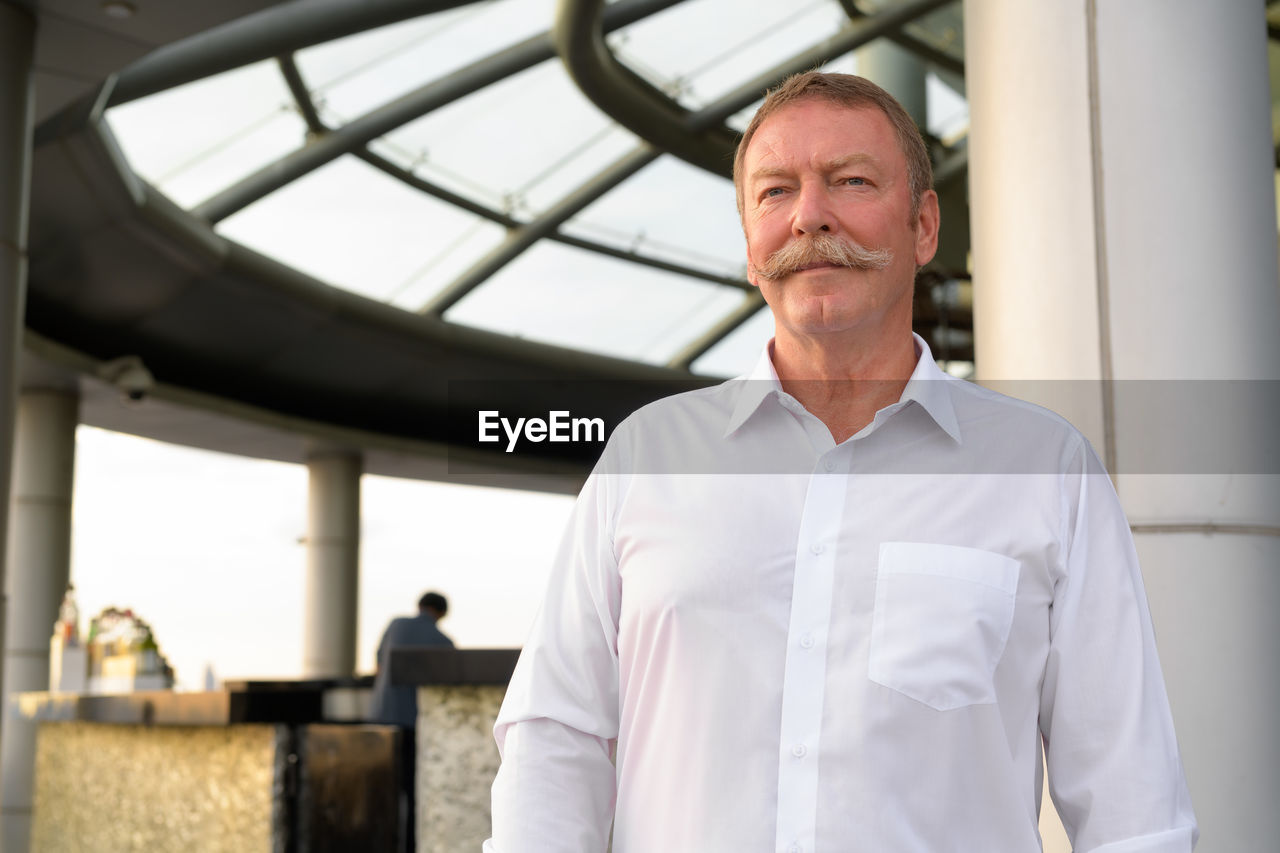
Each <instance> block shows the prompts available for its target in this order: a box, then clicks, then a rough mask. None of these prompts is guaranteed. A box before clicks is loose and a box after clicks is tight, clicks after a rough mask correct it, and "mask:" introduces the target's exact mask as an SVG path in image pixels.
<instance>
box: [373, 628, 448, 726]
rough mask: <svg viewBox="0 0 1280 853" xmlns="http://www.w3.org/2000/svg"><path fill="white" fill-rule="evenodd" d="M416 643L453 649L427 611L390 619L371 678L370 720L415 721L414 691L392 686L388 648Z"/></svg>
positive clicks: (406, 724)
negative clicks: (371, 704) (376, 671)
mask: <svg viewBox="0 0 1280 853" xmlns="http://www.w3.org/2000/svg"><path fill="white" fill-rule="evenodd" d="M419 646H435V647H440V646H445V647H448V648H453V640H450V639H449V638H448V637H447V636H445V635H444V634H443V633H441V631H440V629H439V628H437V627H436V618H435V617H434V616H432V615H431V614H429V613H419V614H418V615H417V616H401V617H399V618H396V619H392V620H391V624H390V625H388V626H387V630H386V631H384V632H383V634H382V642H380V643H379V644H378V674H377V675H376V676H375V677H374V679H373V706H372V708H371V709H370V714H369V716H370V717H371V718H372V719H373V720H374V722H379V723H392V724H394V725H397V726H405V727H407V728H412V727H413V725H414V724H415V723H416V722H417V719H418V690H417V688H415V687H412V686H408V685H406V686H401V685H392V683H391V650H392V649H405V648H413V647H419Z"/></svg>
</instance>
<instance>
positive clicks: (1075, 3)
mask: <svg viewBox="0 0 1280 853" xmlns="http://www.w3.org/2000/svg"><path fill="white" fill-rule="evenodd" d="M1263 10H1264V4H1263V3H1260V2H1247V0H1229V2H1221V3H1205V2H1202V0H1125V2H1110V1H1109V0H1046V1H1045V2H1037V3H1026V2H1023V0H966V2H965V53H966V56H967V60H966V82H967V88H968V95H969V101H970V118H971V125H972V129H971V134H970V172H969V174H970V194H971V213H972V232H973V262H974V298H975V317H974V322H975V326H976V333H977V340H976V347H977V368H978V375H979V377H980V378H981V379H982V380H983V381H984V382H986V381H993V380H1002V379H1017V380H1036V381H1038V380H1052V379H1080V380H1089V381H1088V382H1086V383H1081V384H1074V385H1073V391H1074V392H1075V393H1074V394H1072V395H1062V394H1055V393H1053V390H1051V388H1050V384H1049V383H1043V382H1042V383H1040V385H1039V386H1038V388H1039V391H1038V392H1037V390H1036V387H1037V386H1033V385H1022V386H1021V387H1022V388H1023V389H1024V391H1026V392H1027V393H1028V394H1030V395H1031V396H1040V397H1041V398H1042V399H1045V400H1046V401H1048V402H1050V403H1051V404H1053V403H1057V405H1056V407H1057V408H1059V410H1060V411H1062V412H1063V414H1066V415H1067V416H1068V417H1070V418H1072V419H1073V420H1074V421H1075V422H1076V423H1077V425H1078V426H1080V427H1081V428H1082V429H1084V430H1085V432H1086V434H1088V435H1089V437H1090V439H1091V440H1092V441H1093V443H1094V446H1095V447H1096V448H1097V450H1098V452H1099V453H1100V454H1101V455H1102V456H1103V457H1104V458H1105V459H1106V460H1107V462H1108V465H1109V466H1110V467H1111V469H1112V471H1113V475H1114V476H1115V479H1116V483H1117V488H1118V489H1119V491H1120V495H1121V499H1122V500H1123V502H1124V504H1125V509H1126V512H1127V513H1128V515H1129V520H1130V523H1131V524H1132V525H1133V527H1134V532H1135V536H1136V539H1137V543H1138V550H1139V553H1140V556H1141V557H1142V560H1143V573H1144V579H1145V582H1146V586H1147V592H1148V598H1149V600H1150V602H1151V606H1152V613H1153V618H1154V620H1155V624H1156V632H1157V637H1158V640H1159V645H1160V651H1161V659H1162V663H1163V666H1164V672H1165V678H1166V682H1167V685H1168V689H1169V695H1170V700H1171V702H1172V704H1173V713H1174V720H1175V723H1176V725H1177V728H1178V735H1179V741H1180V744H1181V749H1182V756H1183V761H1184V764H1185V765H1186V769H1187V776H1188V781H1189V784H1190V787H1191V795H1192V799H1193V801H1194V804H1195V807H1196V812H1197V815H1198V818H1199V820H1200V826H1201V830H1202V837H1203V841H1202V843H1201V844H1200V846H1199V848H1198V850H1199V851H1200V853H1226V852H1227V851H1237V850H1269V849H1275V847H1276V845H1277V843H1280V810H1277V809H1276V808H1275V796H1276V792H1277V791H1278V790H1280V736H1278V735H1277V734H1276V731H1275V722H1274V717H1275V708H1276V707H1277V706H1280V667H1277V666H1276V660H1277V659H1278V658H1280V620H1276V619H1275V618H1274V613H1273V611H1274V606H1275V603H1276V602H1277V600H1280V524H1277V520H1280V476H1277V472H1276V471H1274V470H1267V467H1271V466H1269V465H1268V466H1263V467H1259V468H1256V469H1250V468H1249V466H1248V465H1247V464H1246V465H1244V466H1243V467H1241V466H1240V465H1239V464H1238V463H1239V460H1241V459H1244V460H1248V459H1256V460H1263V459H1265V458H1270V459H1274V451H1273V450H1272V449H1270V448H1271V447H1272V446H1273V445H1272V444H1271V443H1272V442H1274V441H1275V436H1274V433H1273V430H1274V420H1272V421H1271V422H1270V423H1267V414H1268V409H1269V413H1270V414H1271V415H1275V414H1276V412H1277V405H1278V403H1277V401H1276V400H1275V399H1274V398H1270V399H1269V400H1268V399H1263V395H1267V394H1274V391H1272V390H1269V389H1267V388H1266V387H1265V386H1263V385H1262V383H1254V384H1252V385H1249V384H1247V383H1242V382H1237V383H1228V382H1216V381H1208V382H1204V383H1203V384H1201V385H1193V384H1192V383H1191V382H1189V381H1186V380H1264V379H1270V380H1276V379H1280V335H1277V334H1276V331H1275V330H1276V327H1277V324H1280V286H1278V282H1277V265H1276V248H1277V242H1276V240H1277V235H1276V215H1275V198H1274V192H1275V185H1274V180H1273V171H1274V162H1273V153H1272V149H1271V130H1270V98H1269V93H1268V70H1267V55H1266V38H1267V33H1266V22H1265V20H1264V14H1263ZM1095 380H1101V381H1095ZM1132 380H1184V381H1182V382H1178V383H1166V385H1165V386H1163V387H1164V389H1165V390H1166V391H1167V390H1169V389H1173V391H1174V392H1175V393H1183V394H1185V396H1186V398H1187V399H1191V400H1195V399H1196V398H1197V395H1201V396H1202V397H1203V399H1204V406H1203V407H1202V408H1201V410H1200V411H1197V410H1195V408H1194V407H1183V408H1182V409H1180V410H1178V411H1177V413H1176V416H1172V417H1171V416H1170V413H1169V412H1167V411H1158V410H1156V409H1155V408H1153V407H1151V406H1149V405H1144V404H1143V403H1141V402H1140V400H1139V397H1140V396H1141V395H1140V393H1139V392H1140V391H1142V390H1143V386H1142V385H1141V384H1140V383H1139V382H1135V381H1132ZM1057 387H1058V388H1059V389H1060V388H1061V383H1060V384H1059V386H1057ZM1082 391H1083V393H1081V392H1082ZM1068 397H1070V399H1068ZM1055 398H1056V399H1055ZM1222 400H1225V401H1226V403H1227V405H1226V407H1223V406H1220V405H1216V404H1217V403H1219V402H1221V401H1222ZM1248 401H1252V403H1253V404H1254V408H1253V411H1252V412H1249V411H1247V410H1246V407H1245V406H1243V405H1241V404H1243V403H1245V402H1248ZM1197 429H1198V430H1199V431H1200V434H1199V435H1195V431H1196V430H1197ZM1161 443H1163V444H1165V445H1166V446H1167V447H1172V448H1175V449H1178V450H1180V451H1181V452H1183V453H1185V454H1186V456H1185V460H1184V461H1185V465H1181V466H1180V465H1179V464H1177V463H1171V461H1170V460H1171V459H1172V458H1173V457H1172V455H1171V454H1166V455H1165V456H1164V457H1163V459H1162V460H1161V462H1160V464H1157V465H1151V464H1150V463H1148V462H1147V461H1146V460H1145V459H1143V454H1144V453H1146V452H1147V451H1148V450H1149V449H1150V448H1151V447H1153V446H1156V445H1158V444H1161ZM1223 447H1226V448H1229V449H1230V450H1231V451H1232V453H1231V454H1230V455H1231V459H1228V460H1210V459H1208V455H1209V451H1211V450H1218V449H1222V448H1223ZM1259 465H1260V466H1261V465H1262V463H1261V462H1259ZM1055 849H1063V848H1056V847H1054V846H1052V845H1046V851H1053V850H1055Z"/></svg>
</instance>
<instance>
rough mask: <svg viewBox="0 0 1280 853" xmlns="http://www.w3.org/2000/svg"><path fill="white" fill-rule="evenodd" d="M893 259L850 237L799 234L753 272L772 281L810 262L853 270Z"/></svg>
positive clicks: (877, 267) (879, 266) (885, 251)
mask: <svg viewBox="0 0 1280 853" xmlns="http://www.w3.org/2000/svg"><path fill="white" fill-rule="evenodd" d="M892 262H893V252H892V251H890V250H889V249H868V248H867V247H866V246H863V245H861V244H860V243H857V242H855V241H853V240H849V239H846V238H841V237H834V236H832V235H830V234H817V235H814V236H812V237H802V238H800V239H799V240H796V241H795V242H792V243H788V244H787V245H786V246H783V247H782V248H781V249H779V250H778V251H776V252H774V253H773V254H772V255H770V256H769V257H768V259H767V260H765V262H764V263H763V264H761V265H760V266H758V267H756V275H758V276H760V277H761V278H764V279H768V280H770V281H773V280H774V279H779V278H782V277H783V276H785V275H790V274H791V273H793V272H796V271H797V270H800V269H803V268H804V267H807V266H809V265H810V264H836V265H837V266H842V267H850V268H852V269H856V270H882V269H884V268H885V267H887V266H889V264H890V263H892Z"/></svg>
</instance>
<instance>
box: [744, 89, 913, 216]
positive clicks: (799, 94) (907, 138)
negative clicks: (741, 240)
mask: <svg viewBox="0 0 1280 853" xmlns="http://www.w3.org/2000/svg"><path fill="white" fill-rule="evenodd" d="M808 100H823V101H829V102H830V103H833V104H838V105H839V106H842V107H847V108H848V109H859V108H864V107H875V108H877V109H879V110H880V112H882V113H884V115H885V117H886V118H888V119H889V123H890V124H892V125H893V130H894V134H895V135H896V136H897V137H898V147H899V148H901V149H902V153H903V154H904V155H905V156H906V158H907V183H908V188H909V189H910V191H911V220H912V222H913V223H914V222H915V218H916V215H917V214H919V212H920V200H921V199H922V198H924V194H925V193H926V192H928V191H929V190H930V189H932V187H933V164H932V163H931V162H930V161H929V149H928V148H927V147H926V146H925V144H924V137H922V136H921V135H920V129H919V128H917V127H916V123H915V121H914V120H913V119H912V118H911V116H910V115H908V114H907V111H906V110H905V109H903V108H902V104H900V103H898V101H897V99H895V98H894V97H893V95H890V94H889V93H888V92H886V91H885V90H884V89H881V88H880V87H879V86H877V85H876V84H875V83H872V82H871V81H870V80H868V79H866V78H865V77H858V76H856V75H853V74H828V73H824V72H821V71H805V72H804V73H802V74H793V75H791V76H790V77H788V78H787V79H786V80H783V81H782V82H781V83H780V84H779V85H778V86H777V87H775V88H773V89H770V90H769V93H768V94H767V95H766V96H765V99H764V103H763V104H761V105H760V109H758V110H756V114H755V116H753V117H752V119H751V123H750V124H748V125H747V129H746V130H745V131H743V133H742V139H741V140H739V141H738V150H737V152H736V153H735V154H734V157H733V185H734V189H735V190H736V191H737V196H738V215H739V216H741V215H742V214H743V212H744V207H743V183H744V181H745V179H746V175H744V174H743V173H742V168H743V162H744V161H745V160H746V157H747V146H749V145H750V144H751V138H752V137H753V136H755V134H756V131H757V130H759V129H760V125H761V124H763V123H764V121H765V119H767V118H769V117H770V116H771V115H773V114H774V113H776V112H778V111H779V110H781V109H782V108H783V107H785V106H788V105H790V104H794V103H798V102H800V101H808Z"/></svg>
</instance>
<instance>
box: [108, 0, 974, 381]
mask: <svg viewBox="0 0 1280 853" xmlns="http://www.w3.org/2000/svg"><path fill="white" fill-rule="evenodd" d="M437 5H438V6H445V7H453V8H445V9H442V10H441V11H436V12H434V13H429V14H424V15H421V16H419V17H411V18H408V19H406V20H401V21H399V22H396V23H392V24H388V25H384V26H379V27H377V28H374V29H368V30H365V31H360V32H353V33H351V34H349V35H345V36H343V37H340V38H337V39H335V40H332V41H327V42H324V43H320V44H315V45H312V46H308V47H305V48H303V49H300V50H297V51H296V52H294V53H287V54H284V55H281V56H280V57H278V58H277V59H276V60H275V61H270V60H268V61H260V62H255V63H253V64H249V65H245V66H242V67H239V68H235V69H233V70H230V71H226V72H223V73H220V74H217V75H215V76H211V77H207V78H204V79H200V80H196V81H195V82H191V83H187V84H185V85H181V86H178V87H176V88H172V89H167V90H164V91H161V92H158V93H156V94H152V95H149V96H146V97H142V98H139V99H137V100H132V101H128V102H126V103H121V104H119V105H117V106H114V107H112V108H111V109H110V110H109V111H108V112H107V114H106V119H107V122H108V125H109V127H110V130H111V132H112V134H113V135H114V136H115V138H116V140H117V141H118V143H119V145H120V147H121V149H122V151H123V152H124V154H125V157H126V158H127V160H128V162H129V165H130V167H131V168H132V169H133V170H134V171H135V172H136V174H137V175H138V176H140V177H141V178H142V179H143V180H145V181H147V182H148V183H150V184H152V185H153V186H154V187H156V188H157V189H158V190H159V191H160V192H161V193H163V194H164V195H165V196H167V197H168V198H170V199H171V200H172V201H173V202H175V203H176V204H177V205H179V206H180V207H182V208H184V209H186V210H188V211H190V212H192V213H194V214H196V215H198V216H201V217H203V218H205V219H206V220H208V221H209V222H210V223H211V224H212V225H213V227H214V229H215V231H216V232H217V233H218V234H220V235H221V236H223V237H225V238H228V239H230V240H232V241H234V242H237V243H240V244H242V245H244V246H247V247H249V248H251V249H253V250H255V251H257V252H260V253H262V254H264V255H267V256H268V257H271V258H273V259H275V260H277V261H280V262H282V263H284V264H287V265H289V266H291V267H293V268H294V269H296V270H298V271H300V272H302V273H305V274H306V275H308V276H311V277H313V278H315V279H317V280H318V281H321V282H324V283H326V284H328V285H331V286H333V287H336V288H341V289H344V290H348V291H351V292H353V293H356V294H359V295H361V296H363V297H367V298H369V299H372V300H377V301H379V302H383V303H386V304H389V305H392V306H395V307H397V308H400V309H403V310H405V311H408V312H419V313H428V314H434V315H436V316H439V317H441V318H443V320H444V321H446V322H447V323H452V324H458V325H463V326H470V327H475V328H479V329H485V330H489V331H495V332H500V333H502V334H505V335H510V336H515V337H520V338H527V339H530V340H536V341H541V342H545V343H552V344H557V345H560V346H564V347H570V348H574V349H578V350H582V351H586V352H591V353H598V354H603V355H610V356H615V357H620V358H624V359H628V360H633V361H637V362H642V363H649V364H658V365H670V366H675V367H679V368H688V369H691V370H693V371H694V372H698V373H705V374H711V375H731V374H734V373H737V372H741V371H744V370H746V369H747V368H749V366H750V364H751V363H752V362H753V361H754V359H755V358H756V356H757V355H758V352H759V348H760V346H761V345H762V344H763V342H764V341H765V340H767V339H768V337H769V336H770V334H771V331H772V324H771V322H770V318H769V315H768V310H767V308H765V307H763V304H762V303H761V302H760V300H759V298H758V296H757V295H756V294H755V292H754V290H753V289H752V288H751V287H750V286H749V285H748V283H747V282H746V278H745V245H744V241H743V238H742V233H741V229H740V226H739V223H738V220H737V214H736V210H735V205H734V198H733V187H732V184H731V183H730V182H729V181H728V180H727V179H726V178H725V177H723V176H722V175H720V174H712V173H710V172H708V171H705V170H704V169H702V168H699V167H698V166H695V165H692V164H691V163H689V162H686V161H685V160H683V159H681V158H680V157H679V156H677V153H670V152H665V151H663V150H662V149H661V147H660V146H655V145H654V144H653V142H652V140H646V139H641V138H640V137H639V136H637V135H636V133H633V132H632V131H631V130H628V129H626V127H624V126H623V123H621V122H620V121H619V119H618V117H617V113H619V112H620V111H625V106H624V107H622V108H620V110H615V109H612V108H611V105H609V104H605V106H604V108H602V106H601V105H599V104H598V103H597V102H593V100H592V99H591V98H590V97H588V95H586V94H584V93H583V91H582V90H580V88H579V86H578V85H575V82H574V79H573V78H572V77H571V76H570V74H569V73H568V71H567V70H566V66H565V63H564V62H562V61H561V59H560V58H559V57H558V56H557V54H556V48H555V41H554V27H555V26H556V24H557V16H558V15H561V14H564V12H563V10H558V9H557V4H556V3H555V2H553V0H491V1H490V2H472V3H462V4H458V3H441V4H437ZM563 5H573V4H563ZM579 5H581V4H579ZM959 14H960V13H959V4H958V3H950V4H948V3H945V2H938V0H906V2H881V3H861V4H858V3H854V2H852V0H841V2H837V0H812V2H808V3H803V4H800V5H798V6H796V7H794V8H789V9H787V10H783V9H781V7H779V5H778V4H777V3H772V2H767V0H685V2H678V0H659V2H655V0H620V1H619V2H613V3H609V4H607V5H606V8H605V9H604V11H603V16H604V25H603V30H604V32H603V38H602V39H601V40H600V44H601V45H603V49H604V50H605V52H607V53H608V55H609V56H610V57H611V58H612V59H613V60H616V61H617V62H618V63H620V64H621V66H623V67H624V68H625V69H627V71H628V73H631V74H634V75H637V76H638V78H639V79H640V80H642V81H643V82H644V83H645V84H647V85H648V86H651V87H652V88H653V90H654V91H655V92H658V93H661V94H662V95H664V96H665V98H666V99H668V102H669V104H670V105H671V107H672V108H673V109H675V110H677V111H688V112H692V113H696V112H697V111H698V110H702V109H705V108H707V107H709V106H713V107H716V108H718V106H719V105H721V104H722V103H727V102H729V101H731V100H732V99H733V98H735V97H737V98H739V99H740V100H741V99H742V98H743V92H749V93H751V94H750V95H749V97H750V100H749V101H744V102H743V104H742V106H740V107H738V108H737V109H734V110H732V112H731V113H730V114H729V115H728V118H727V120H726V124H727V126H728V129H732V130H740V129H741V127H742V126H743V125H744V124H745V121H746V119H747V118H748V117H749V116H750V114H751V112H752V111H753V110H754V108H755V105H756V103H757V102H758V101H757V100H756V95H757V94H758V91H759V90H758V89H756V90H750V89H744V87H746V86H750V85H752V84H753V83H755V82H758V80H759V78H760V77H761V75H762V73H765V72H767V71H768V70H771V69H778V68H782V67H785V66H786V65H787V63H789V62H793V61H796V57H807V56H815V55H821V57H822V59H823V61H824V62H825V64H826V66H827V67H830V68H833V69H836V70H843V71H853V70H856V68H857V55H856V52H850V51H849V50H848V49H847V48H836V49H832V48H831V47H830V45H831V44H832V43H833V39H835V38H837V37H838V38H841V39H846V40H847V39H848V38H850V33H852V34H853V35H854V36H857V34H858V33H859V32H863V31H865V32H867V33H871V34H872V35H879V36H881V37H887V38H892V39H893V40H894V41H895V42H897V43H898V44H900V45H902V46H904V47H906V48H908V49H909V50H913V51H915V52H916V53H917V55H918V56H919V57H920V58H921V60H922V62H923V63H924V67H925V68H926V69H927V70H928V77H927V83H928V85H927V96H928V97H927V111H928V114H927V116H925V117H924V118H925V121H924V122H923V124H924V127H925V129H926V132H927V134H928V136H929V138H930V139H931V143H932V144H933V147H934V153H935V156H936V159H937V162H942V161H943V160H945V159H947V157H948V156H950V155H954V154H955V153H956V152H959V151H962V150H963V137H964V134H965V131H966V128H967V108H966V105H965V102H964V99H963V95H962V93H961V90H962V87H963V78H962V76H961V73H960V72H961V70H962V60H961V58H960V56H961V53H960V51H961V50H962V45H961V44H960V43H959V42H960V35H959V33H960V27H959ZM889 18H893V20H892V21H889V22H888V24H885V22H886V21H887V20H888V19H889ZM868 41H870V39H869V38H866V37H864V38H862V42H863V43H865V42H868ZM824 46H825V47H824ZM823 50H827V52H828V53H829V54H830V55H826V54H823V53H822V51H823ZM815 51H817V53H815ZM596 100H597V101H598V100H599V99H598V98H597V99H596ZM686 114H687V113H686ZM698 132H700V131H695V130H690V131H689V135H690V136H691V137H692V136H696V135H697V133H698ZM299 164H301V165H299ZM282 176H283V177H282ZM956 273H958V274H963V273H964V271H963V270H952V271H949V272H948V273H946V274H956ZM946 274H944V277H945V275H946Z"/></svg>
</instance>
